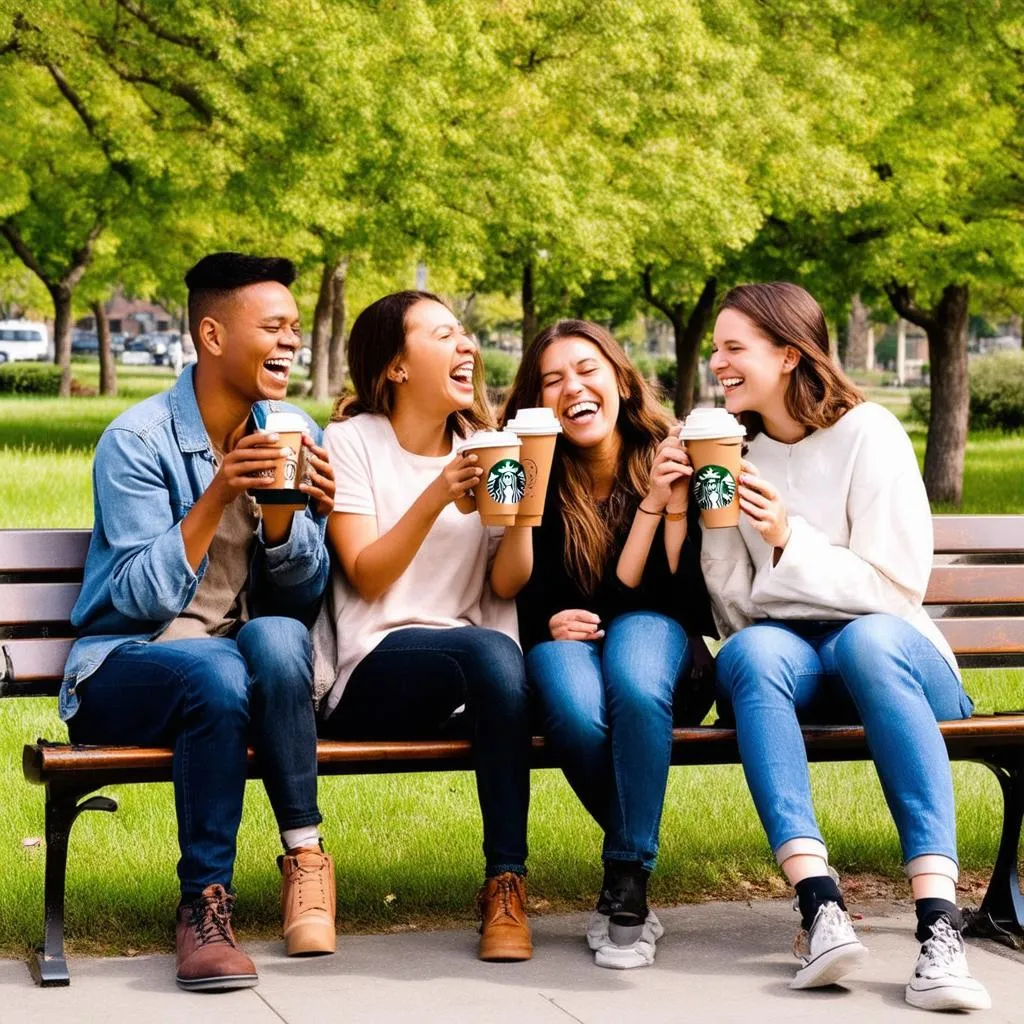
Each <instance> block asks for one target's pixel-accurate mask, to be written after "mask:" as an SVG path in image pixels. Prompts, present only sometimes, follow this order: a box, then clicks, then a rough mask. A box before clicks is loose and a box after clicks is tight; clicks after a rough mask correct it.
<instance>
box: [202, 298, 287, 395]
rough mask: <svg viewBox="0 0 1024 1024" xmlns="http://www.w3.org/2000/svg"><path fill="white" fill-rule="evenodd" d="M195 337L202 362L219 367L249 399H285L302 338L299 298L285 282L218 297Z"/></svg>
mask: <svg viewBox="0 0 1024 1024" xmlns="http://www.w3.org/2000/svg"><path fill="white" fill-rule="evenodd" d="M197 335H198V341H199V342H200V344H199V345H198V346H197V348H198V351H199V358H200V359H202V360H204V362H205V361H209V362H211V363H213V364H215V365H216V367H217V372H218V375H219V376H220V378H221V380H223V382H224V383H225V385H227V386H228V387H230V388H232V389H233V390H234V391H236V392H237V393H238V394H239V395H241V396H242V397H243V398H244V399H245V401H247V402H250V403H251V402H258V401H261V400H262V399H274V400H277V401H281V400H283V399H284V398H286V397H287V395H288V375H289V373H290V372H291V367H292V362H293V360H294V359H295V355H296V353H297V352H298V350H299V347H300V346H301V344H302V335H301V324H300V322H299V311H298V307H297V306H296V305H295V298H294V296H293V295H292V293H291V292H290V291H289V290H288V289H287V288H286V287H285V286H284V285H283V284H279V283H278V282H277V281H261V282H259V283H258V284H250V285H246V286H245V287H244V288H238V289H236V290H235V291H232V292H230V293H229V294H226V295H224V296H222V297H220V298H218V299H217V300H216V301H215V303H214V304H213V305H212V307H211V309H210V311H209V313H208V314H207V315H206V316H204V317H203V319H202V320H201V321H200V323H199V327H198V331H197Z"/></svg>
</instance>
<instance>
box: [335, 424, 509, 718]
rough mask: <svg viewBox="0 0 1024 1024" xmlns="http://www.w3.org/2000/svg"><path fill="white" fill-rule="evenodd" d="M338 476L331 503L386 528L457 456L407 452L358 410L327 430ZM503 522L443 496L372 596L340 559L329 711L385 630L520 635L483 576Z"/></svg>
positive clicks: (505, 605) (389, 428)
mask: <svg viewBox="0 0 1024 1024" xmlns="http://www.w3.org/2000/svg"><path fill="white" fill-rule="evenodd" d="M324 447H325V448H326V449H327V452H328V454H329V455H330V460H331V465H332V467H333V468H334V477H335V481H336V488H335V495H334V510H335V512H350V513H355V514H356V515H364V516H376V519H377V530H378V536H381V537H383V536H384V534H386V533H387V532H388V531H389V530H390V529H392V527H394V526H395V524H396V523H397V522H398V521H399V519H401V518H402V516H403V515H405V513H406V512H407V511H408V510H409V508H410V506H411V505H412V504H413V502H414V501H415V500H416V499H417V498H418V497H419V496H420V495H421V494H422V493H423V491H424V490H426V488H427V487H428V486H429V485H430V484H431V483H433V481H434V480H435V479H436V478H437V477H438V475H439V474H440V473H441V471H442V470H443V469H444V467H445V466H446V465H447V464H448V463H449V462H451V460H452V459H453V458H454V457H455V453H454V452H452V453H451V454H449V455H441V456H437V457H435V456H427V455H415V454H413V453H412V452H407V451H406V450H405V449H404V448H402V446H401V445H400V444H399V443H398V438H397V437H396V436H395V431H394V428H393V427H392V426H391V421H390V420H389V419H388V418H387V417H386V416H377V415H372V414H369V413H362V414H360V415H358V416H354V417H352V419H349V420H344V421H343V422H341V423H330V424H328V426H327V428H326V429H325V430H324ZM503 534H504V529H500V528H499V529H495V528H488V527H485V526H484V525H483V524H482V523H481V522H480V516H479V515H478V514H477V513H476V512H473V513H471V514H470V515H463V513H461V512H460V511H459V510H458V509H457V508H456V507H455V505H454V503H449V504H448V505H445V507H444V509H443V511H442V512H441V514H440V515H439V516H438V517H437V519H436V520H435V521H434V525H433V526H432V527H431V529H430V532H429V533H428V534H427V536H426V538H425V539H424V541H423V543H422V544H421V545H420V548H419V550H418V551H417V552H416V554H415V556H414V557H413V560H412V562H410V563H409V566H408V568H406V570H405V572H404V573H402V575H401V576H400V577H399V578H398V579H397V580H395V582H394V583H392V584H391V586H390V587H388V589H387V590H386V591H385V592H384V593H383V594H381V596H380V597H378V598H377V599H376V600H374V601H365V600H364V599H363V598H362V597H360V596H359V593H358V591H357V590H355V588H354V587H352V586H350V585H349V582H348V580H347V579H346V578H345V574H344V572H342V570H341V568H340V566H339V565H337V564H336V565H335V569H334V572H333V574H332V581H331V587H332V598H333V601H334V612H335V625H336V631H337V663H336V669H337V671H336V675H335V680H334V685H333V687H332V688H331V691H330V693H329V694H328V695H327V698H326V711H327V713H328V714H330V713H331V712H332V711H333V710H334V709H335V708H336V707H337V706H338V702H339V701H340V700H341V695H342V693H343V692H344V689H345V685H346V684H347V683H348V680H349V677H350V676H351V675H352V672H353V670H354V669H355V667H356V666H357V665H358V664H359V662H360V661H362V660H363V658H365V657H366V655H368V654H369V653H370V652H371V651H372V650H373V649H374V648H375V647H376V646H377V645H378V644H379V643H380V642H381V641H382V640H383V639H384V637H386V636H387V635H388V634H389V633H391V632H392V631H394V630H396V629H403V628H405V627H409V626H424V627H429V628H433V629H448V628H451V627H456V626H484V627H487V628H490V629H497V630H500V631H501V632H502V633H505V634H507V635H508V636H510V637H511V638H512V639H513V640H515V641H516V642H517V643H518V642H519V631H518V627H517V624H516V612H515V603H514V602H512V601H504V600H501V599H499V598H497V597H495V595H494V593H493V592H492V591H491V588H490V585H489V583H488V582H487V574H488V568H489V565H490V561H491V558H492V557H493V555H494V553H495V551H496V550H497V546H498V542H499V541H500V540H501V537H502V535H503Z"/></svg>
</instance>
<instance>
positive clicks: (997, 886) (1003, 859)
mask: <svg viewBox="0 0 1024 1024" xmlns="http://www.w3.org/2000/svg"><path fill="white" fill-rule="evenodd" d="M983 763H984V764H985V765H986V766H987V767H988V768H990V769H991V770H992V771H993V772H994V773H995V776H996V778H997V779H998V780H999V785H1000V787H1001V789H1002V791H1003V834H1002V838H1001V839H1000V841H999V851H998V853H997V854H996V863H995V867H994V868H993V869H992V878H991V879H990V881H989V884H988V892H986V893H985V898H984V900H982V903H981V906H980V907H979V908H978V909H977V911H975V912H973V913H970V914H969V915H968V918H967V921H966V927H965V929H964V931H965V932H966V934H968V935H975V936H979V937H983V938H990V939H997V940H999V941H1001V942H1004V943H1006V944H1007V945H1010V946H1015V947H1018V948H1020V947H1021V946H1022V945H1024V942H1022V937H1024V894H1022V893H1021V888H1020V878H1019V875H1018V871H1017V858H1018V856H1019V854H1020V837H1021V825H1022V823H1024V757H1022V756H1021V755H1020V754H1019V753H1016V752H1014V753H1008V754H1006V755H1005V756H1004V757H995V756H994V757H993V758H992V760H990V761H985V762H983Z"/></svg>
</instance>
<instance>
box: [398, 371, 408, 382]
mask: <svg viewBox="0 0 1024 1024" xmlns="http://www.w3.org/2000/svg"><path fill="white" fill-rule="evenodd" d="M408 379H409V374H407V373H406V372H405V370H403V371H402V376H401V377H399V378H398V383H399V384H404V383H405V382H406V381H407V380H408Z"/></svg>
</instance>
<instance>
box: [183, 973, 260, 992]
mask: <svg viewBox="0 0 1024 1024" xmlns="http://www.w3.org/2000/svg"><path fill="white" fill-rule="evenodd" d="M174 980H175V981H176V982H177V983H178V987H179V988H183V989H185V991H186V992H228V991H230V990H231V989H236V988H255V987H256V986H257V985H258V984H259V983H260V979H259V977H258V976H257V975H255V974H227V975H223V976H220V977H215V978H179V977H175V979H174Z"/></svg>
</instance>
